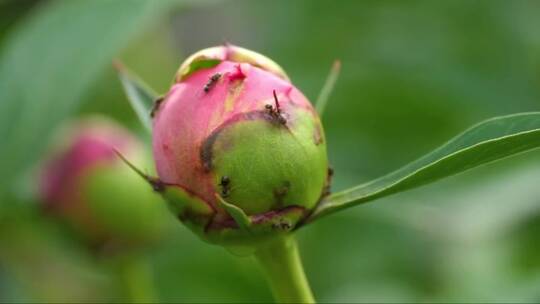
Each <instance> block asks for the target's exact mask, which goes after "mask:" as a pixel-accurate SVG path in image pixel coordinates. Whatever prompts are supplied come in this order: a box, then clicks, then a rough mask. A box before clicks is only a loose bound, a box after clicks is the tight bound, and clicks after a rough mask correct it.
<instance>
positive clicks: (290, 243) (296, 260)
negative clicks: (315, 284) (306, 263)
mask: <svg viewBox="0 0 540 304" xmlns="http://www.w3.org/2000/svg"><path fill="white" fill-rule="evenodd" d="M255 258H256V259H257V261H258V262H259V264H260V265H261V267H262V269H263V271H264V273H265V274H266V277H267V280H268V283H269V284H270V288H271V289H272V293H273V294H274V298H275V300H276V302H278V303H315V299H314V298H313V294H312V293H311V289H310V287H309V284H308V281H307V279H306V275H305V273H304V269H303V267H302V261H301V260H300V254H299V252H298V246H297V244H296V239H295V238H294V237H293V236H292V235H288V236H284V237H283V236H281V237H277V238H275V239H272V240H270V241H269V242H267V243H264V244H263V245H260V246H259V247H258V248H257V251H256V252H255Z"/></svg>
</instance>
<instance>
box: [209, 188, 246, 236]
mask: <svg viewBox="0 0 540 304" xmlns="http://www.w3.org/2000/svg"><path fill="white" fill-rule="evenodd" d="M216 198H217V199H218V200H219V202H220V203H221V205H222V206H223V209H225V211H227V213H228V214H229V215H230V216H231V217H232V218H233V219H234V221H235V222H236V223H237V224H238V226H240V228H242V229H244V230H246V231H247V230H249V228H250V227H251V219H250V218H249V216H248V215H247V214H246V213H244V210H242V209H240V208H239V207H237V206H235V205H233V204H229V203H227V202H226V201H225V200H224V199H223V198H222V197H221V196H220V195H219V194H216Z"/></svg>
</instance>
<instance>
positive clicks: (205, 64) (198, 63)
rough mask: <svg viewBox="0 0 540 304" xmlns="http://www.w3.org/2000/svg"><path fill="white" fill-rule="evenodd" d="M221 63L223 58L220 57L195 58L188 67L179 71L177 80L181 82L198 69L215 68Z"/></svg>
mask: <svg viewBox="0 0 540 304" xmlns="http://www.w3.org/2000/svg"><path fill="white" fill-rule="evenodd" d="M220 63H221V60H219V59H214V58H211V59H210V58H206V57H200V58H195V59H194V60H193V62H191V63H190V64H189V66H188V67H187V69H185V70H184V69H181V70H179V71H178V75H177V77H176V81H177V82H180V81H182V80H184V79H186V78H187V77H188V76H189V75H191V74H193V73H195V72H197V71H198V70H202V69H209V68H213V67H215V66H216V65H218V64H220Z"/></svg>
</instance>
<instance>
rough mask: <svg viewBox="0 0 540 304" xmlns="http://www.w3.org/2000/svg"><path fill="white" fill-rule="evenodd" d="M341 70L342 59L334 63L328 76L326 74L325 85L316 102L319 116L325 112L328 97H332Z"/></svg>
mask: <svg viewBox="0 0 540 304" xmlns="http://www.w3.org/2000/svg"><path fill="white" fill-rule="evenodd" d="M340 72H341V61H339V60H336V61H334V63H333V64H332V67H331V68H330V72H329V73H328V76H326V80H325V81H324V85H323V87H322V89H321V91H320V92H319V96H317V101H316V102H315V109H316V110H317V113H319V116H321V117H322V116H323V114H324V109H325V108H326V104H327V103H328V99H329V98H330V95H331V94H332V91H334V87H335V85H336V82H337V80H338V78H339V73H340Z"/></svg>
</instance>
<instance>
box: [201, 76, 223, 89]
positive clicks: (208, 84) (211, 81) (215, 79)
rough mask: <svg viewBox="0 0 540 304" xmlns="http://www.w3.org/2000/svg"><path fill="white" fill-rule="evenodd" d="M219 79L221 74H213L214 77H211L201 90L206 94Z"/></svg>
mask: <svg viewBox="0 0 540 304" xmlns="http://www.w3.org/2000/svg"><path fill="white" fill-rule="evenodd" d="M220 78H221V73H215V74H214V75H212V76H211V77H210V79H208V82H207V83H206V84H205V85H204V88H203V90H204V92H205V93H208V92H209V91H210V89H212V88H213V87H214V86H215V85H216V82H217V81H218V80H219V79H220Z"/></svg>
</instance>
